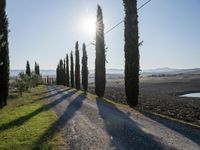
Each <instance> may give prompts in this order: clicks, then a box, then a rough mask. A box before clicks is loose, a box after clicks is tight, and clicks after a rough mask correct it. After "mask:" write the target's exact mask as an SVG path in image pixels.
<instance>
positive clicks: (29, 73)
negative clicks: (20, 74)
mask: <svg viewBox="0 0 200 150" xmlns="http://www.w3.org/2000/svg"><path fill="white" fill-rule="evenodd" d="M26 75H28V76H29V77H30V76H31V69H30V64H29V61H27V62H26Z"/></svg>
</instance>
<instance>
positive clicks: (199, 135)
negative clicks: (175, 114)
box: [142, 112, 200, 145]
mask: <svg viewBox="0 0 200 150" xmlns="http://www.w3.org/2000/svg"><path fill="white" fill-rule="evenodd" d="M142 114H143V115H145V116H146V117H148V118H151V119H152V120H154V121H156V122H158V123H160V124H162V125H164V126H165V127H167V128H169V129H171V130H174V131H176V132H178V133H180V134H181V135H183V136H184V137H186V138H188V139H190V140H191V141H193V142H195V143H196V144H198V145H200V130H198V129H194V128H192V127H189V126H185V125H183V124H180V123H177V122H175V121H171V120H168V119H163V118H160V117H156V116H154V115H151V114H149V113H144V112H143V113H142ZM188 129H191V130H193V132H191V130H188Z"/></svg>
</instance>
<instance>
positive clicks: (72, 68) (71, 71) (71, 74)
mask: <svg viewBox="0 0 200 150" xmlns="http://www.w3.org/2000/svg"><path fill="white" fill-rule="evenodd" d="M70 77H71V87H72V88H74V60H73V52H71V70H70Z"/></svg>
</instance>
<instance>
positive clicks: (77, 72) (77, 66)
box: [75, 41, 80, 90]
mask: <svg viewBox="0 0 200 150" xmlns="http://www.w3.org/2000/svg"><path fill="white" fill-rule="evenodd" d="M78 46H79V45H78V41H77V42H76V46H75V58H76V64H75V85H76V89H77V90H80V60H79V49H78Z"/></svg>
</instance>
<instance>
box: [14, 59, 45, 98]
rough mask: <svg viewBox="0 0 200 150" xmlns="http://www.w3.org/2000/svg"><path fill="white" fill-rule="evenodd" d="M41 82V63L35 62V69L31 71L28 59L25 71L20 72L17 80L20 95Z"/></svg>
mask: <svg viewBox="0 0 200 150" xmlns="http://www.w3.org/2000/svg"><path fill="white" fill-rule="evenodd" d="M41 84H43V81H42V77H41V75H40V71H39V64H37V63H35V71H34V72H31V68H30V64H29V61H27V64H26V71H25V73H24V72H22V73H20V74H19V75H18V77H17V79H16V81H15V86H16V88H17V90H18V92H19V95H20V96H22V93H23V92H24V91H27V90H28V89H29V88H34V87H36V86H38V85H41Z"/></svg>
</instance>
